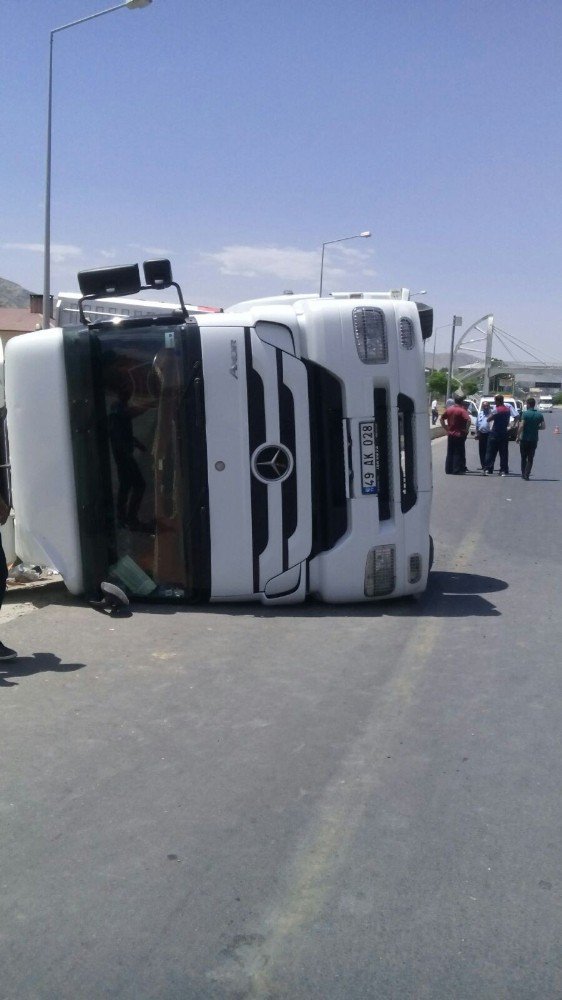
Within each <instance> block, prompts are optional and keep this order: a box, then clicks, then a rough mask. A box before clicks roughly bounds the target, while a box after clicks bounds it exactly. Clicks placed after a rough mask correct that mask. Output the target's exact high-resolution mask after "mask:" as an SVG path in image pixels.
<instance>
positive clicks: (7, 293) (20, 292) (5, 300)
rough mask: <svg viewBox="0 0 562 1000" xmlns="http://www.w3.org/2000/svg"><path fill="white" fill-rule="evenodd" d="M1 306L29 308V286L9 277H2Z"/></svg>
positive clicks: (0, 289) (0, 287) (0, 282)
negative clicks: (24, 285) (10, 279)
mask: <svg viewBox="0 0 562 1000" xmlns="http://www.w3.org/2000/svg"><path fill="white" fill-rule="evenodd" d="M0 308H2V309H6V308H7V309H29V292H28V290H27V288H23V287H22V286H21V285H18V284H16V282H15V281H9V280H8V278H0Z"/></svg>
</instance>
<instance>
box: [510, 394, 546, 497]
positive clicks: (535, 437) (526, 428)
mask: <svg viewBox="0 0 562 1000" xmlns="http://www.w3.org/2000/svg"><path fill="white" fill-rule="evenodd" d="M526 405H527V409H526V410H523V413H522V414H521V421H520V423H519V428H518V430H517V438H516V440H517V441H518V443H519V450H520V452H521V477H522V479H528V478H529V476H530V475H531V469H532V468H533V459H534V457H535V451H536V450H537V445H538V443H539V431H542V430H543V428H544V417H543V415H542V413H539V411H538V410H536V409H535V406H536V401H535V399H534V397H533V396H529V398H528V400H527V404H526Z"/></svg>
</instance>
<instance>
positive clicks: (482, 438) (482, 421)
mask: <svg viewBox="0 0 562 1000" xmlns="http://www.w3.org/2000/svg"><path fill="white" fill-rule="evenodd" d="M489 416H490V404H489V402H488V400H487V399H485V400H484V401H483V403H482V406H481V408H480V412H479V414H478V416H477V417H476V439H477V441H478V454H479V456H480V468H481V469H485V468H486V449H487V447H488V434H489V433H490V425H489V423H488V417H489Z"/></svg>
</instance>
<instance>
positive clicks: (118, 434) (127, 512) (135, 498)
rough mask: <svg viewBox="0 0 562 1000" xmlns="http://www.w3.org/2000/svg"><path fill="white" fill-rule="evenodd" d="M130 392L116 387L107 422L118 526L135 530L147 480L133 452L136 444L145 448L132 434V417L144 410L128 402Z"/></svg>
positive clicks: (138, 524) (139, 448)
mask: <svg viewBox="0 0 562 1000" xmlns="http://www.w3.org/2000/svg"><path fill="white" fill-rule="evenodd" d="M130 396H131V392H130V390H129V389H128V388H126V389H124V388H121V389H120V390H119V393H118V399H117V400H116V402H115V403H114V404H113V406H112V407H111V411H110V413H109V417H108V425H109V439H110V441H111V450H112V451H113V457H114V459H115V465H116V466H117V477H118V480H119V489H118V491H117V520H118V523H119V526H120V527H127V528H131V529H132V530H136V529H137V528H138V527H139V526H140V524H141V522H140V521H139V508H140V505H141V503H142V498H143V496H144V492H145V489H146V483H145V480H144V476H143V474H142V472H141V470H140V468H139V466H138V463H137V460H136V458H135V456H134V450H135V448H138V450H139V451H146V448H145V446H144V445H143V443H142V442H141V441H138V440H137V438H136V437H135V435H134V434H133V419H134V417H136V416H138V415H139V413H141V412H143V411H142V410H139V409H138V408H136V407H133V406H131V405H130V403H129V400H130Z"/></svg>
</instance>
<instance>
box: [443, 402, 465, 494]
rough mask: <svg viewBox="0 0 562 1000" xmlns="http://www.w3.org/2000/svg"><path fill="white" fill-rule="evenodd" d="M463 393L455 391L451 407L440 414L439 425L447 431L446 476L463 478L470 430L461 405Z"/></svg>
mask: <svg viewBox="0 0 562 1000" xmlns="http://www.w3.org/2000/svg"><path fill="white" fill-rule="evenodd" d="M463 400H464V393H462V392H460V391H459V390H457V392H455V394H454V398H453V405H452V406H448V407H447V409H446V410H445V412H444V413H442V414H441V417H440V421H439V422H440V424H441V426H442V427H443V428H444V430H446V431H447V457H446V459H445V472H446V473H447V475H448V476H464V474H465V472H466V471H467V469H466V448H465V444H466V436H467V434H468V432H469V430H470V416H469V415H468V413H467V411H466V410H465V408H464V406H463V405H462V404H463Z"/></svg>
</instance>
